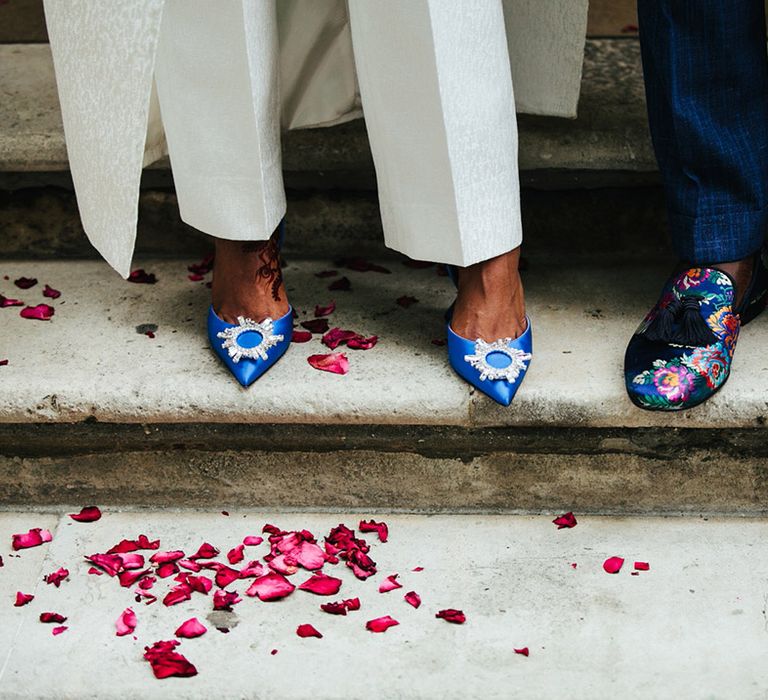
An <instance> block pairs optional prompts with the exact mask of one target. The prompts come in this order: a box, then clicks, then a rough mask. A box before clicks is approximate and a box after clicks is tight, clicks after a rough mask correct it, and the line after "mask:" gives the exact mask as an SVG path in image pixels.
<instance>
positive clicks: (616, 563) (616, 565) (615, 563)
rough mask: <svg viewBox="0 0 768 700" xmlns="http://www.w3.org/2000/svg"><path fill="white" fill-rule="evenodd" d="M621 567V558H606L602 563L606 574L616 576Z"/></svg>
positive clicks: (622, 562) (622, 563) (622, 561)
mask: <svg viewBox="0 0 768 700" xmlns="http://www.w3.org/2000/svg"><path fill="white" fill-rule="evenodd" d="M622 566H624V560H623V559H622V558H621V557H608V558H607V559H606V560H605V561H604V562H603V569H605V572H606V573H608V574H618V573H619V571H621V567H622Z"/></svg>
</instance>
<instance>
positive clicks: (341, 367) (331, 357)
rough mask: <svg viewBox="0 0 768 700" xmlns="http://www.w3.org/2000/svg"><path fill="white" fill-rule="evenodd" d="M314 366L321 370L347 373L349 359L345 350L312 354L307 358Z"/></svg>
mask: <svg viewBox="0 0 768 700" xmlns="http://www.w3.org/2000/svg"><path fill="white" fill-rule="evenodd" d="M307 362H309V364H310V365H312V367H314V368H315V369H319V370H320V371H321V372H330V373H331V374H346V373H347V372H349V360H348V359H347V356H346V355H345V354H344V353H343V352H331V353H328V354H327V355H310V356H309V357H308V358H307Z"/></svg>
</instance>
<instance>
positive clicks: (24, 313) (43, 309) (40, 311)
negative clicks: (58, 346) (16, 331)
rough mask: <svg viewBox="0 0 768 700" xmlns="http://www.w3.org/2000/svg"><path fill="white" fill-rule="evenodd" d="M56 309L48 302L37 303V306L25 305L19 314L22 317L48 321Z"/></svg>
mask: <svg viewBox="0 0 768 700" xmlns="http://www.w3.org/2000/svg"><path fill="white" fill-rule="evenodd" d="M55 312H56V310H55V309H54V308H53V307H52V306H48V304H38V305H37V306H25V307H24V308H23V309H22V310H21V311H20V312H19V315H20V316H21V317H22V318H31V319H33V320H35V321H50V320H51V318H52V317H53V314H54V313H55Z"/></svg>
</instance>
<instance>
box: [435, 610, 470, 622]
mask: <svg viewBox="0 0 768 700" xmlns="http://www.w3.org/2000/svg"><path fill="white" fill-rule="evenodd" d="M435 617H437V618H440V619H441V620H445V621H446V622H453V623H454V624H456V625H463V624H464V623H465V622H466V621H467V618H466V616H465V615H464V613H463V612H462V611H461V610H456V609H454V608H447V609H446V610H441V611H440V612H439V613H437V614H436V615H435Z"/></svg>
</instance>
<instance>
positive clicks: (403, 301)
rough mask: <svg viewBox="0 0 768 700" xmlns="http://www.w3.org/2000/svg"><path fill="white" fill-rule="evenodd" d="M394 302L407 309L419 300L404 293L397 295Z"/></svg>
mask: <svg viewBox="0 0 768 700" xmlns="http://www.w3.org/2000/svg"><path fill="white" fill-rule="evenodd" d="M395 302H396V303H397V305H398V306H402V307H403V308H404V309H407V308H408V307H409V306H413V304H418V303H419V300H418V299H417V298H416V297H409V296H405V295H404V296H401V297H398V298H397V299H396V300H395Z"/></svg>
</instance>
